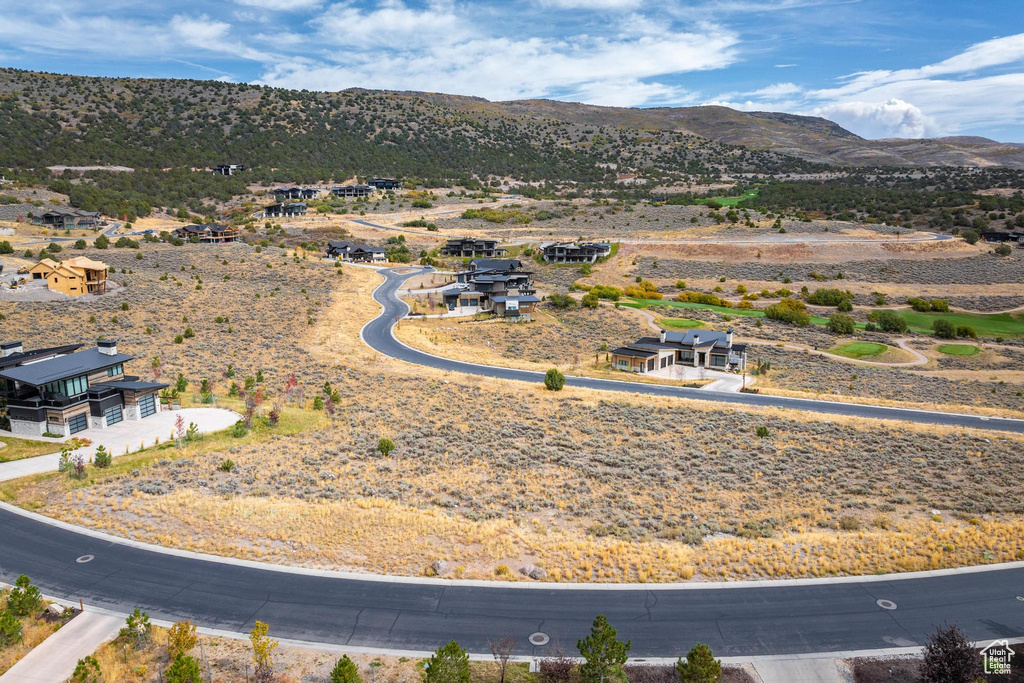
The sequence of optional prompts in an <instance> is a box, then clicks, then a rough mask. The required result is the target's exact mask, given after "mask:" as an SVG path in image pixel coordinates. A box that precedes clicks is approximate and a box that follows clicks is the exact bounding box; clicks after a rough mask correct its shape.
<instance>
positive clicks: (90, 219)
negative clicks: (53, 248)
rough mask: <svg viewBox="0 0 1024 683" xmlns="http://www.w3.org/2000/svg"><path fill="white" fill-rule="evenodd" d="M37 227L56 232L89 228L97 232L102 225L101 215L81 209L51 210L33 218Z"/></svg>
mask: <svg viewBox="0 0 1024 683" xmlns="http://www.w3.org/2000/svg"><path fill="white" fill-rule="evenodd" d="M32 222H33V223H35V224H36V225H45V226H47V227H52V228H54V229H55V230H70V229H72V228H87V229H90V230H95V229H96V228H98V227H99V224H100V214H99V213H98V212H96V211H80V210H79V209H50V210H49V211H47V212H46V213H42V214H39V215H38V216H33V217H32Z"/></svg>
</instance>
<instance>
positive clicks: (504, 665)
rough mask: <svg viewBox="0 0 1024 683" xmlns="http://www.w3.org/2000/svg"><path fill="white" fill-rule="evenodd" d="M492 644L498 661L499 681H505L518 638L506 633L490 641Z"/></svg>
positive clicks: (492, 649)
mask: <svg viewBox="0 0 1024 683" xmlns="http://www.w3.org/2000/svg"><path fill="white" fill-rule="evenodd" d="M490 646H491V654H492V655H493V656H494V661H495V662H497V663H498V683H505V672H506V671H508V664H509V662H510V661H511V660H512V653H513V652H515V650H516V639H515V637H514V636H511V635H509V634H507V633H506V634H505V635H503V636H502V637H501V638H498V639H496V640H492V641H490Z"/></svg>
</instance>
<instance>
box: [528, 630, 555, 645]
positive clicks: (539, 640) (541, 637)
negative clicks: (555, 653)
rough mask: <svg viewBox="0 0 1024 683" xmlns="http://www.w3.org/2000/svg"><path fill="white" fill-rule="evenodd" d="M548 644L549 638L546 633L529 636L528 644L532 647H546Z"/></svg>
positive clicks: (538, 632)
mask: <svg viewBox="0 0 1024 683" xmlns="http://www.w3.org/2000/svg"><path fill="white" fill-rule="evenodd" d="M549 642H551V638H550V637H548V634H546V633H541V632H540V631H537V632H536V633H531V634H530V643H532V644H533V645H547V644H548V643H549Z"/></svg>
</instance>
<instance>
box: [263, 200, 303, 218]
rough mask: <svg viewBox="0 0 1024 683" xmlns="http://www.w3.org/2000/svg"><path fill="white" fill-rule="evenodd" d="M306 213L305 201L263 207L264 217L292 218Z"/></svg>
mask: <svg viewBox="0 0 1024 683" xmlns="http://www.w3.org/2000/svg"><path fill="white" fill-rule="evenodd" d="M305 215H306V202H292V203H290V204H285V203H279V204H271V205H270V206H268V207H266V208H264V209H263V217H264V218H294V217H296V216H305Z"/></svg>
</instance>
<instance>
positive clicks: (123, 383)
mask: <svg viewBox="0 0 1024 683" xmlns="http://www.w3.org/2000/svg"><path fill="white" fill-rule="evenodd" d="M92 386H94V387H111V388H112V389H122V390H124V391H146V390H147V389H166V388H167V387H169V386H171V385H170V384H162V383H160V382H140V381H138V380H115V381H113V382H96V383H95V384H93V385H92Z"/></svg>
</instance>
